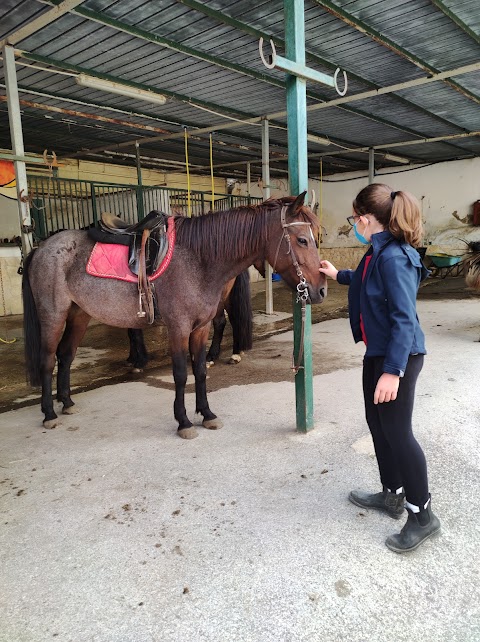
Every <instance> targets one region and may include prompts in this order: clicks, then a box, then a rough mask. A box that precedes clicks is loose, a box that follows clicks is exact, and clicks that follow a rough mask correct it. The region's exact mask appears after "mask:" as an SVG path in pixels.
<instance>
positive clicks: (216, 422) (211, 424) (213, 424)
mask: <svg viewBox="0 0 480 642" xmlns="http://www.w3.org/2000/svg"><path fill="white" fill-rule="evenodd" d="M202 426H203V427H204V428H207V429H208V430H220V428H223V423H222V422H221V421H220V419H218V417H215V419H204V420H203V421H202Z"/></svg>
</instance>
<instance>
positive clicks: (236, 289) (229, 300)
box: [127, 270, 253, 372]
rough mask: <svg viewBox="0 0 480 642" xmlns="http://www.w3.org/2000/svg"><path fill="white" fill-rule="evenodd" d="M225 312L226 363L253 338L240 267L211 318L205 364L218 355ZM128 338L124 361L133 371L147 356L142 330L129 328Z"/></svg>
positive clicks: (245, 273)
mask: <svg viewBox="0 0 480 642" xmlns="http://www.w3.org/2000/svg"><path fill="white" fill-rule="evenodd" d="M225 312H227V314H228V319H229V321H230V325H231V326H232V336H233V348H232V356H231V357H230V363H239V362H240V361H241V359H242V356H241V355H242V353H243V352H245V351H247V350H250V349H251V348H252V341H253V310H252V299H251V294H250V275H249V272H248V270H244V271H243V272H241V273H240V274H239V275H238V276H237V277H236V278H235V279H231V280H230V281H228V283H227V284H226V285H225V287H224V288H223V292H222V298H221V301H220V304H219V306H218V310H217V314H216V315H215V317H214V318H213V337H212V342H211V344H210V348H209V350H208V352H207V368H208V367H209V366H213V364H214V363H215V361H217V359H218V357H219V356H220V349H221V343H222V338H223V333H224V331H225V326H226V324H227V319H226V316H225ZM128 339H129V341H130V353H129V355H128V359H127V362H128V364H129V365H131V366H132V367H133V371H134V372H140V371H141V370H142V369H143V368H144V367H145V366H146V364H147V362H148V360H149V355H148V352H147V347H146V345H145V340H144V337H143V330H134V329H133V328H129V329H128Z"/></svg>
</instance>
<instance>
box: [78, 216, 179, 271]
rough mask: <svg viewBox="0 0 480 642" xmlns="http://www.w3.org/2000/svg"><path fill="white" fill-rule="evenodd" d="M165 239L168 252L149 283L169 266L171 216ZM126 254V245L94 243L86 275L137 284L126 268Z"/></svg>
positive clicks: (170, 257)
mask: <svg viewBox="0 0 480 642" xmlns="http://www.w3.org/2000/svg"><path fill="white" fill-rule="evenodd" d="M167 237H168V250H167V253H166V254H165V258H164V259H163V261H162V263H161V264H160V265H159V266H158V268H157V270H156V272H155V273H154V274H152V276H149V277H148V280H149V281H154V280H155V279H157V278H158V277H159V276H160V275H162V274H163V273H164V272H165V270H166V269H167V268H168V266H169V265H170V261H171V259H172V255H173V250H174V247H175V219H174V217H173V216H170V217H169V218H168V228H167ZM128 252H129V248H128V245H117V244H116V243H115V244H112V243H95V245H94V247H93V250H92V253H91V254H90V258H89V259H88V263H87V274H90V275H91V276H99V277H101V278H103V279H118V280H120V281H128V282H129V283H137V281H138V277H137V275H136V274H134V273H133V272H132V271H131V270H130V268H129V267H128Z"/></svg>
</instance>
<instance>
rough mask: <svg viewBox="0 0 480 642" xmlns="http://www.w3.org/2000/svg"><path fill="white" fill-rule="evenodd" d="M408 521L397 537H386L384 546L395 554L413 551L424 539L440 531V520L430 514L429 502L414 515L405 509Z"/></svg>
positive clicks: (408, 509)
mask: <svg viewBox="0 0 480 642" xmlns="http://www.w3.org/2000/svg"><path fill="white" fill-rule="evenodd" d="M407 511H408V519H407V522H406V524H405V526H404V527H403V528H402V530H401V531H400V533H399V534H398V535H390V537H387V539H386V541H385V544H386V545H387V546H388V548H389V549H390V550H391V551H394V552H395V553H408V551H414V550H415V549H416V548H418V547H419V546H420V544H421V543H422V542H424V541H425V540H426V539H428V538H429V537H431V536H432V535H435V533H438V532H439V531H440V520H439V519H438V517H436V516H435V515H434V514H433V512H432V507H431V502H430V501H429V502H428V505H427V507H426V508H422V509H420V512H419V513H414V512H413V511H411V510H410V508H408V507H407Z"/></svg>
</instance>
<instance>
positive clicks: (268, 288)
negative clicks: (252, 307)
mask: <svg viewBox="0 0 480 642" xmlns="http://www.w3.org/2000/svg"><path fill="white" fill-rule="evenodd" d="M269 148H270V137H269V128H268V118H264V119H263V120H262V182H263V199H264V200H265V201H266V200H267V199H269V198H270V153H269V151H270V149H269ZM265 312H266V313H267V314H273V288H272V268H271V267H270V263H269V262H268V261H265Z"/></svg>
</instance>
